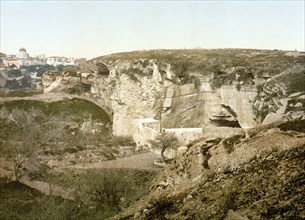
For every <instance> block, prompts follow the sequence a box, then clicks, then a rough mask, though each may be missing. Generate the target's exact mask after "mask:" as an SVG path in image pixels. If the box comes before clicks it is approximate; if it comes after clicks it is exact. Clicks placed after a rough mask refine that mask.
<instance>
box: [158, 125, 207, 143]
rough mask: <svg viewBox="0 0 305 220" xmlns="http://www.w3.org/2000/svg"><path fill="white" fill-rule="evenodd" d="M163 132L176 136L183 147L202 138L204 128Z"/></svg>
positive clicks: (165, 130)
mask: <svg viewBox="0 0 305 220" xmlns="http://www.w3.org/2000/svg"><path fill="white" fill-rule="evenodd" d="M163 131H164V132H167V133H172V134H174V135H176V136H177V138H178V140H179V142H180V144H181V145H186V144H188V143H190V142H192V141H194V140H196V139H198V138H200V137H202V134H203V129H202V128H168V129H163Z"/></svg>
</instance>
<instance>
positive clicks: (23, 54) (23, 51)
mask: <svg viewBox="0 0 305 220" xmlns="http://www.w3.org/2000/svg"><path fill="white" fill-rule="evenodd" d="M17 58H18V59H28V58H29V54H28V53H27V52H26V49H24V48H23V47H22V48H20V50H19V53H18V54H17Z"/></svg>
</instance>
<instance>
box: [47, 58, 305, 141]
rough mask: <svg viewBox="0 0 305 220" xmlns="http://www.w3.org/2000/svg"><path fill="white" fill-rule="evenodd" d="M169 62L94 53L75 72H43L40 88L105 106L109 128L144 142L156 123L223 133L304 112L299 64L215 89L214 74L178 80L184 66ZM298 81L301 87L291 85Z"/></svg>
mask: <svg viewBox="0 0 305 220" xmlns="http://www.w3.org/2000/svg"><path fill="white" fill-rule="evenodd" d="M127 57H128V56H127ZM173 62H174V61H171V60H164V61H163V60H156V59H151V58H133V59H131V58H126V59H116V58H115V56H114V57H111V58H107V56H106V57H104V58H97V59H95V60H92V61H88V62H87V63H86V65H84V67H83V68H82V69H80V70H79V71H78V72H69V71H63V72H61V73H56V74H54V73H50V74H46V75H45V76H44V79H43V85H44V91H45V92H46V93H51V92H57V93H58V92H62V93H68V94H71V95H76V96H78V98H84V99H87V100H91V101H93V102H94V103H97V104H98V105H99V106H101V107H103V108H106V109H107V112H109V114H111V117H112V118H113V133H114V134H115V135H131V136H133V137H134V138H135V139H136V142H138V143H140V144H141V145H142V144H143V145H145V144H146V141H145V140H144V139H143V136H145V137H147V138H148V137H153V136H154V132H159V130H160V128H166V129H167V128H185V129H187V128H203V132H202V133H203V135H204V134H205V133H213V134H217V133H219V134H220V136H221V137H225V136H226V134H225V133H226V132H225V129H223V128H225V127H234V128H237V127H239V128H244V129H248V128H252V127H255V126H256V125H257V124H260V123H264V124H269V123H272V122H274V121H276V120H282V119H283V117H286V116H287V115H291V114H292V113H293V118H296V117H299V116H300V117H301V116H302V115H304V106H305V102H304V94H305V93H304V92H305V91H304V89H302V88H301V87H302V86H301V84H302V79H304V74H302V73H301V72H302V71H304V68H303V69H302V67H298V68H296V69H294V70H287V71H286V72H285V71H284V72H283V73H282V74H279V75H278V76H275V77H273V78H271V79H269V80H268V81H263V79H261V80H259V79H256V80H253V81H251V83H248V84H245V83H243V81H239V82H238V86H239V87H237V84H236V83H235V84H234V81H233V82H232V83H231V84H230V83H229V84H226V85H220V87H217V88H214V87H213V77H214V76H213V73H205V74H203V73H198V72H188V73H187V74H188V76H189V78H190V79H193V82H192V80H189V81H187V82H184V83H182V81H183V78H179V77H178V76H179V74H180V75H182V76H185V75H186V73H184V72H183V71H186V68H185V67H181V68H180V69H179V68H178V69H177V67H176V68H174V67H173ZM179 71H180V72H179ZM181 71H182V72H181ZM230 71H231V70H230ZM230 71H229V72H227V73H226V74H230V73H231V72H230ZM183 74H184V75H183ZM192 77H193V78H192ZM240 77H241V76H239V78H238V79H240ZM268 77H269V76H268ZM235 78H236V77H235ZM294 78H295V80H294V81H293V80H289V79H294ZM234 80H236V79H234ZM290 81H291V82H290ZM292 81H293V82H292ZM304 82H305V81H304ZM255 83H256V84H255ZM297 83H299V84H300V85H299V87H300V88H298V89H293V88H294V87H295V86H294V85H297ZM257 85H260V87H261V88H259V90H258V89H257ZM303 87H304V86H303ZM290 113H291V114H290ZM303 117H304V116H303ZM145 119H149V120H150V119H153V120H157V121H158V123H157V124H158V126H159V127H158V128H154V129H152V128H149V127H147V126H146V125H147V123H146V122H143V121H141V120H144V121H145ZM139 120H140V121H139ZM215 128H216V130H215ZM150 129H152V130H154V131H152V130H150ZM217 129H218V130H217ZM234 132H235V131H234ZM229 133H231V132H229ZM214 136H215V135H213V137H214ZM216 136H217V135H216Z"/></svg>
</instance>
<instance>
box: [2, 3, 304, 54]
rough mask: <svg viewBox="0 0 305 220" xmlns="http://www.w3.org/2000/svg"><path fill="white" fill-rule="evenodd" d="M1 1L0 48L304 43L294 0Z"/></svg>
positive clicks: (89, 50) (99, 50) (52, 50)
mask: <svg viewBox="0 0 305 220" xmlns="http://www.w3.org/2000/svg"><path fill="white" fill-rule="evenodd" d="M0 1H1V48H0V50H1V52H4V53H16V52H17V51H18V50H19V48H20V47H25V48H26V49H27V51H28V52H29V53H30V54H32V55H34V54H36V55H37V54H43V53H44V54H46V55H47V56H52V55H64V56H74V57H87V58H93V57H96V56H100V55H104V54H109V53H113V52H121V51H131V50H142V49H161V48H169V49H171V48H175V49H179V48H194V47H201V48H257V49H275V48H277V49H283V50H294V49H298V50H302V51H304V50H305V46H304V44H305V43H304V26H305V25H304V10H305V7H304V5H305V4H304V0H301V1H263V0H261V1H8V0H0Z"/></svg>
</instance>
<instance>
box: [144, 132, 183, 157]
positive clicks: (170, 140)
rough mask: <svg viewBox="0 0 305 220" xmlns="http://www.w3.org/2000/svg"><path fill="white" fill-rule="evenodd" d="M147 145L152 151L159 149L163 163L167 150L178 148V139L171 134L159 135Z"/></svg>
mask: <svg viewBox="0 0 305 220" xmlns="http://www.w3.org/2000/svg"><path fill="white" fill-rule="evenodd" d="M149 143H150V144H151V147H152V148H154V149H161V157H162V160H163V161H165V156H164V152H165V150H166V149H167V148H177V147H178V146H179V141H178V138H177V137H176V136H175V135H174V134H172V133H165V132H163V133H161V134H158V135H157V136H156V138H155V139H154V140H150V141H149Z"/></svg>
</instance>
